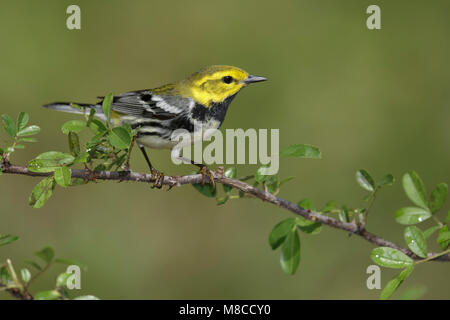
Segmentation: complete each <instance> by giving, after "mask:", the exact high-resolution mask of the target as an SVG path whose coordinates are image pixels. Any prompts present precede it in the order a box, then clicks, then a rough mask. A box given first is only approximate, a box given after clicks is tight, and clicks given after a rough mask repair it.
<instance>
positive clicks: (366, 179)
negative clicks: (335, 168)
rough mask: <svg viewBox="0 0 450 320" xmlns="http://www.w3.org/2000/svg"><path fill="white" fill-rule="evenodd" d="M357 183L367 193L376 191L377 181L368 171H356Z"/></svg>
mask: <svg viewBox="0 0 450 320" xmlns="http://www.w3.org/2000/svg"><path fill="white" fill-rule="evenodd" d="M356 181H357V182H358V184H359V185H360V186H361V187H363V188H364V189H366V190H367V191H370V192H374V191H375V181H374V180H373V178H372V177H371V176H370V174H369V173H368V172H367V171H366V170H364V169H361V170H358V171H356Z"/></svg>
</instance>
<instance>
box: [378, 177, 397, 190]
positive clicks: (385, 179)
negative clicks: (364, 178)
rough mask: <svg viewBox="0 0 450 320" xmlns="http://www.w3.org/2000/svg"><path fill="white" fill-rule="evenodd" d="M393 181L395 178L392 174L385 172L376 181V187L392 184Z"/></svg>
mask: <svg viewBox="0 0 450 320" xmlns="http://www.w3.org/2000/svg"><path fill="white" fill-rule="evenodd" d="M394 182H395V178H394V176H393V175H392V174H387V175H385V176H384V177H383V178H381V180H380V181H378V182H377V187H382V186H392V185H393V184H394Z"/></svg>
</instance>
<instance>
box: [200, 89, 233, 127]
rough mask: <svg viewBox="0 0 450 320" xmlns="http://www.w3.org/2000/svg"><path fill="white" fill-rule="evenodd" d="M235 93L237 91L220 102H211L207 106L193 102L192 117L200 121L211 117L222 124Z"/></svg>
mask: <svg viewBox="0 0 450 320" xmlns="http://www.w3.org/2000/svg"><path fill="white" fill-rule="evenodd" d="M236 94H237V93H235V94H233V95H232V96H229V97H227V98H226V99H225V100H223V101H222V102H213V103H212V105H211V106H210V107H209V108H207V107H205V106H203V105H201V104H199V103H195V106H194V108H192V118H193V119H195V120H198V121H201V122H204V121H208V120H211V119H213V120H217V121H219V122H220V123H221V124H222V122H223V120H224V119H225V115H226V114H227V110H228V107H229V105H230V103H231V101H233V99H234V97H235V96H236Z"/></svg>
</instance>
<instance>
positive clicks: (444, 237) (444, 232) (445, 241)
mask: <svg viewBox="0 0 450 320" xmlns="http://www.w3.org/2000/svg"><path fill="white" fill-rule="evenodd" d="M437 243H438V244H439V245H440V246H441V248H442V250H446V249H447V248H448V246H449V245H450V231H449V230H448V227H447V226H443V227H442V228H441V230H439V234H438V238H437Z"/></svg>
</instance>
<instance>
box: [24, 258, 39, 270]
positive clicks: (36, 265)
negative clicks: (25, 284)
mask: <svg viewBox="0 0 450 320" xmlns="http://www.w3.org/2000/svg"><path fill="white" fill-rule="evenodd" d="M24 263H26V264H28V265H30V266H32V267H34V268H35V269H36V270H39V271H42V268H41V266H40V265H39V264H37V263H36V262H34V261H31V260H25V261H24Z"/></svg>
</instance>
